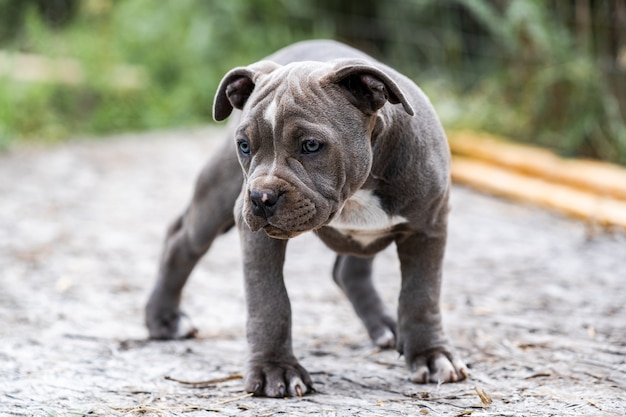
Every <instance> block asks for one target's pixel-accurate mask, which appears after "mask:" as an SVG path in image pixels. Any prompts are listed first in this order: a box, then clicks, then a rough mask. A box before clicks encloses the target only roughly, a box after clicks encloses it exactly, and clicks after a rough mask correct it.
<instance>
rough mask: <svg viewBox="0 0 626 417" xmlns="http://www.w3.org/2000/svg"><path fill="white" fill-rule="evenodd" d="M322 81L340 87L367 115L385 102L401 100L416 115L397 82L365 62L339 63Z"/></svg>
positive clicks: (393, 102) (409, 112) (392, 102)
mask: <svg viewBox="0 0 626 417" xmlns="http://www.w3.org/2000/svg"><path fill="white" fill-rule="evenodd" d="M322 82H327V83H333V84H337V85H338V86H340V87H341V89H342V91H343V92H344V93H345V95H346V97H347V98H348V100H349V101H350V102H351V103H352V104H354V105H355V106H356V107H358V108H359V109H361V110H362V111H363V112H365V113H367V114H373V113H375V112H376V111H377V110H378V109H380V108H381V107H382V106H384V105H385V103H386V102H390V103H391V104H399V103H401V104H402V107H403V108H404V111H406V112H407V113H408V114H409V115H411V116H413V115H414V114H415V112H414V111H413V107H412V106H411V104H410V103H409V102H408V101H407V99H406V97H405V96H404V93H403V92H402V90H401V89H400V87H398V85H397V84H396V83H395V81H393V80H392V79H391V78H389V76H388V75H387V74H385V72H384V71H382V70H380V69H378V68H377V67H375V66H373V65H370V64H369V63H367V62H366V61H350V62H343V63H339V64H338V65H337V66H336V67H335V69H334V70H333V71H332V72H331V73H330V74H328V75H327V76H326V77H325V78H324V80H323V81H322Z"/></svg>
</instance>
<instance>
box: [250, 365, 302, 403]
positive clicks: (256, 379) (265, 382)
mask: <svg viewBox="0 0 626 417" xmlns="http://www.w3.org/2000/svg"><path fill="white" fill-rule="evenodd" d="M244 384H245V389H246V391H247V392H250V393H252V394H254V395H256V396H265V397H274V398H282V397H296V396H297V397H301V396H303V395H304V394H306V393H308V392H312V391H313V382H312V381H311V377H310V376H309V373H308V372H307V371H306V369H304V368H303V367H302V366H300V364H299V363H298V361H296V360H295V359H293V360H286V361H279V362H276V361H267V362H261V361H259V362H253V363H251V364H250V365H249V367H248V372H247V373H246V378H245V382H244Z"/></svg>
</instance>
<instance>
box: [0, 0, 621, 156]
mask: <svg viewBox="0 0 626 417" xmlns="http://www.w3.org/2000/svg"><path fill="white" fill-rule="evenodd" d="M315 37H331V38H336V39H339V40H342V41H345V42H347V43H350V44H352V45H355V46H357V47H360V48H362V49H364V50H366V51H367V52H369V53H371V54H373V55H375V56H377V57H379V58H381V59H383V60H385V61H387V62H388V63H390V64H392V65H394V66H396V67H398V68H399V69H401V70H402V71H403V72H405V73H407V74H408V75H410V76H411V77H412V78H414V79H415V80H416V81H417V82H418V83H419V84H420V85H421V86H422V87H423V88H424V89H425V90H426V92H427V93H428V94H429V95H430V96H431V98H432V100H433V102H434V103H435V105H436V107H437V108H438V110H439V112H440V115H441V117H442V120H443V121H444V124H446V126H448V127H462V128H467V127H469V128H476V129H483V130H487V131H490V132H493V133H499V134H503V135H506V136H509V137H511V138H514V139H517V140H521V141H528V142H533V143H540V144H542V145H545V146H549V147H552V148H554V149H556V150H558V151H559V152H561V153H564V154H567V155H583V156H590V157H595V158H602V159H606V160H610V161H616V162H620V163H625V164H626V127H625V123H624V120H625V115H626V102H625V100H626V99H625V97H626V77H625V75H626V74H625V72H626V2H625V1H624V0H604V1H594V0H387V1H384V2H381V1H374V0H358V1H357V0H345V1H336V0H228V1H217V0H178V1H175V2H174V1H171V2H159V3H158V4H157V3H155V2H153V1H148V0H117V1H114V0H83V1H78V0H48V1H46V0H0V49H1V50H3V51H4V52H8V53H9V56H11V54H12V53H16V52H19V53H33V54H37V55H43V56H46V57H49V58H63V59H66V58H70V59H72V60H75V61H76V62H77V63H78V64H79V67H80V70H79V71H77V76H76V78H77V82H75V83H71V82H51V81H49V80H48V81H47V82H32V81H30V82H29V81H19V77H16V76H15V68H13V75H7V74H10V72H11V71H9V70H7V69H6V65H7V64H6V63H5V68H4V74H5V75H4V76H2V74H3V72H2V71H3V68H2V63H1V62H0V143H2V142H3V141H4V143H7V142H8V141H10V140H13V139H15V138H18V139H24V138H37V139H38V140H41V139H46V140H57V139H63V138H67V137H69V136H75V135H79V134H80V135H84V134H104V133H110V132H118V131H126V130H140V129H153V128H162V127H171V126H189V125H194V124H200V123H206V122H208V121H210V120H211V104H212V96H213V93H214V91H215V88H216V86H217V83H218V82H219V80H220V78H221V77H222V75H223V74H224V73H225V72H226V71H227V70H228V69H230V68H232V67H233V66H236V65H243V64H247V63H250V62H252V61H254V60H257V59H259V58H261V57H263V56H265V55H267V54H268V53H271V52H272V51H274V50H275V49H277V48H279V47H282V46H284V45H286V44H289V43H291V42H293V41H296V40H300V39H306V38H315ZM14 55H15V54H14ZM52 62H53V63H54V62H57V61H52ZM64 68H65V67H64Z"/></svg>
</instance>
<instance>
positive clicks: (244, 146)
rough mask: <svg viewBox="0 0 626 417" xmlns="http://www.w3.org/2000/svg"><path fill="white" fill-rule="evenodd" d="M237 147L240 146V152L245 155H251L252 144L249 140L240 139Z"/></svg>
mask: <svg viewBox="0 0 626 417" xmlns="http://www.w3.org/2000/svg"><path fill="white" fill-rule="evenodd" d="M237 147H238V148H239V152H241V153H242V154H243V155H246V156H247V155H250V144H249V143H248V141H247V140H240V141H238V142H237Z"/></svg>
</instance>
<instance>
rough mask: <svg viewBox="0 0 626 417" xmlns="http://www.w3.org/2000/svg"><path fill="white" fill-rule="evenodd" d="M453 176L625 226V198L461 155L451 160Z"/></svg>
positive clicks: (478, 186)
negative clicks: (578, 187) (600, 193)
mask: <svg viewBox="0 0 626 417" xmlns="http://www.w3.org/2000/svg"><path fill="white" fill-rule="evenodd" d="M452 179H453V180H454V181H455V182H457V183H460V184H465V185H469V186H471V187H473V188H476V189H479V190H482V191H486V192H489V193H492V194H495V195H499V196H503V197H507V198H511V199H515V200H518V201H524V202H528V203H532V204H537V205H541V206H543V207H547V208H549V209H553V210H556V211H559V212H561V213H564V214H567V215H569V216H574V217H577V218H581V219H585V220H587V221H589V222H592V223H596V224H598V225H602V226H619V227H622V228H626V201H622V200H618V199H615V198H611V197H606V196H599V195H597V194H594V193H591V192H588V191H584V190H581V189H577V188H574V187H572V186H568V185H563V184H555V183H551V182H549V181H546V180H544V179H541V178H537V177H531V176H528V175H523V174H520V173H519V172H515V171H510V170H508V169H505V168H503V167H498V166H494V165H491V164H488V163H486V162H483V161H477V160H473V159H470V158H464V157H460V156H454V157H453V159H452Z"/></svg>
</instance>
